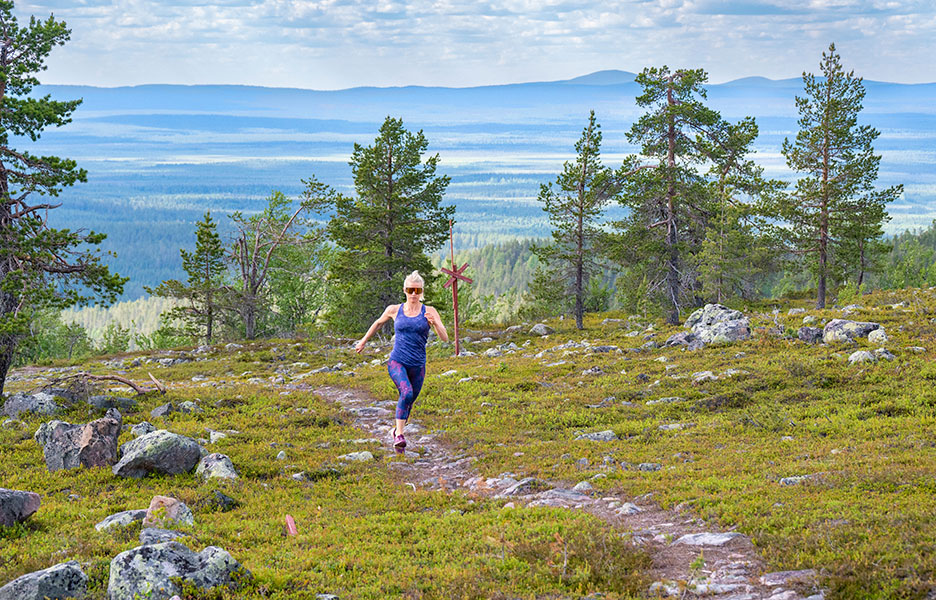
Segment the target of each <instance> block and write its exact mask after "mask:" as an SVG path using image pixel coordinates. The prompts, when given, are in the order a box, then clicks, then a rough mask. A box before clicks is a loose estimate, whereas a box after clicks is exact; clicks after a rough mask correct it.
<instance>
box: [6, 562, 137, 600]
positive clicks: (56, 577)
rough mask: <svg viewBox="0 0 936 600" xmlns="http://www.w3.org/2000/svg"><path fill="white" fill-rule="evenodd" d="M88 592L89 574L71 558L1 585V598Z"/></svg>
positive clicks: (52, 599) (47, 598) (51, 599)
mask: <svg viewBox="0 0 936 600" xmlns="http://www.w3.org/2000/svg"><path fill="white" fill-rule="evenodd" d="M87 593H88V576H87V575H85V574H84V571H82V570H81V565H79V564H78V561H74V560H70V561H68V562H66V563H60V564H57V565H55V566H53V567H49V568H48V569H43V570H41V571H36V572H35V573H27V574H26V575H23V576H22V577H17V578H16V579H14V580H13V581H11V582H9V583H8V584H6V585H5V586H3V587H0V600H65V599H66V598H84V597H85V595H86V594H87ZM131 597H132V596H131Z"/></svg>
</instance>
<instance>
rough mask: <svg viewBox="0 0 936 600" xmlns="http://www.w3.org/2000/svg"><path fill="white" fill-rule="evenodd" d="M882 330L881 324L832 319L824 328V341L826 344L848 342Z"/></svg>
mask: <svg viewBox="0 0 936 600" xmlns="http://www.w3.org/2000/svg"><path fill="white" fill-rule="evenodd" d="M880 328H881V325H880V323H870V322H866V321H849V320H848V319H832V320H831V321H829V322H828V323H826V324H825V327H823V328H822V341H824V342H825V343H826V344H832V343H835V342H848V341H850V340H854V339H855V338H863V337H867V336H868V334H869V333H871V332H872V331H874V330H875V329H880Z"/></svg>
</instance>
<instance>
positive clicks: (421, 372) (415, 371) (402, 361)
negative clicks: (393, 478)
mask: <svg viewBox="0 0 936 600" xmlns="http://www.w3.org/2000/svg"><path fill="white" fill-rule="evenodd" d="M423 285H424V282H423V278H422V277H421V276H420V275H419V271H413V272H412V273H410V274H409V275H407V276H406V279H405V280H404V281H403V291H404V292H406V302H404V303H403V304H391V305H390V306H388V307H387V308H386V309H384V311H383V314H382V315H380V318H379V319H377V320H376V321H374V323H373V325H371V326H370V329H368V330H367V333H365V334H364V337H363V338H361V340H360V341H358V343H357V344H356V345H355V346H354V351H355V352H357V353H358V354H360V353H361V351H363V350H364V345H365V344H367V340H369V339H370V337H371V336H372V335H374V333H376V332H377V330H378V329H380V327H382V326H383V324H384V323H386V322H387V321H389V320H390V319H393V330H394V332H395V333H396V338H395V340H394V342H393V350H392V351H391V352H390V362H388V363H387V371H389V373H390V379H392V380H393V383H395V384H396V387H397V390H399V392H400V399H399V400H398V401H397V408H396V426H395V427H394V428H393V429H391V430H390V435H391V436H392V437H393V446H394V447H395V448H405V447H406V438H405V437H403V427H404V426H405V425H406V421H407V420H408V419H409V415H410V410H411V409H412V408H413V403H414V402H415V401H416V397H417V396H419V390H421V389H422V385H423V379H425V377H426V340H427V339H428V338H429V326H430V325H431V326H432V328H433V329H434V330H435V332H436V335H437V336H439V339H440V340H442V341H443V342H447V341H448V332H447V331H446V330H445V325H443V324H442V319H441V317H439V311H437V310H436V309H434V308H432V307H431V306H426V305H425V304H423V303H422V299H423Z"/></svg>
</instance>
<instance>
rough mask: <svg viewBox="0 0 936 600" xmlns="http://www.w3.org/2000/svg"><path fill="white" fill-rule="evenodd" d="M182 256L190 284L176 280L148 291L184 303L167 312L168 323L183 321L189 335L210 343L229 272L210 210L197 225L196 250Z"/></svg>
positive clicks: (183, 250)
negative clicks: (219, 297)
mask: <svg viewBox="0 0 936 600" xmlns="http://www.w3.org/2000/svg"><path fill="white" fill-rule="evenodd" d="M179 253H180V254H181V255H182V269H183V270H185V273H186V274H187V275H188V279H187V280H186V283H182V282H180V281H178V280H174V279H173V280H168V281H164V282H162V283H161V284H160V285H159V286H157V287H156V288H146V290H147V291H148V292H149V293H150V294H153V295H154V296H162V297H165V298H175V299H177V300H180V301H181V302H182V305H181V306H177V307H175V308H172V309H170V310H169V311H168V312H167V315H166V317H167V321H169V322H171V321H172V320H175V319H178V320H181V321H182V322H183V323H184V324H185V327H184V331H185V332H186V333H187V334H188V335H192V336H193V337H198V338H202V339H204V340H205V343H206V344H210V343H211V340H212V339H213V337H214V333H215V331H214V326H215V323H216V322H217V320H218V314H217V313H218V296H219V294H220V292H221V287H222V284H223V281H222V276H223V274H224V272H225V270H226V264H225V259H224V246H223V245H222V243H221V237H220V236H219V235H218V228H217V224H216V223H215V222H214V221H213V220H212V219H211V212H210V211H208V212H206V213H205V217H204V220H203V221H199V222H198V223H197V224H196V225H195V251H194V252H189V251H188V250H185V249H184V248H183V249H181V250H180V251H179Z"/></svg>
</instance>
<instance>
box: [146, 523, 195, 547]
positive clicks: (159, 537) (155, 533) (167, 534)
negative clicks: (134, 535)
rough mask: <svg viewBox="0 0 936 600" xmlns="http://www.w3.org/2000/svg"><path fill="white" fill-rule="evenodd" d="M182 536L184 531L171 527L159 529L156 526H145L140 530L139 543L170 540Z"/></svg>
mask: <svg viewBox="0 0 936 600" xmlns="http://www.w3.org/2000/svg"><path fill="white" fill-rule="evenodd" d="M184 537H185V534H184V533H180V532H178V531H173V530H172V529H159V528H158V527H147V528H146V529H143V530H141V531H140V543H141V544H143V545H144V546H146V545H150V544H162V543H164V542H171V541H173V540H177V539H179V538H184Z"/></svg>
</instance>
